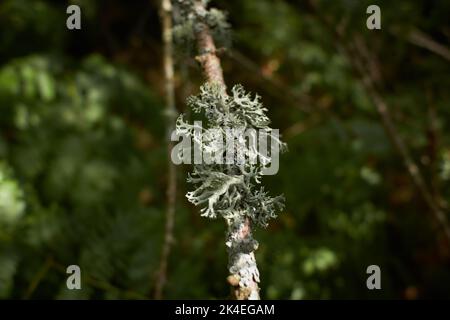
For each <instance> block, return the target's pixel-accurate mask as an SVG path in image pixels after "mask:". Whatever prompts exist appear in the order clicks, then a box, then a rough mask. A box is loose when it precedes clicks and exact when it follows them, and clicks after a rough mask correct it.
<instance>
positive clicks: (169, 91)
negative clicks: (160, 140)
mask: <svg viewBox="0 0 450 320" xmlns="http://www.w3.org/2000/svg"><path fill="white" fill-rule="evenodd" d="M160 15H161V22H162V38H163V43H164V58H163V60H164V62H163V63H164V77H165V89H166V116H167V140H168V141H169V142H168V146H167V161H168V172H169V176H168V181H167V190H166V199H167V208H166V225H165V230H164V243H163V248H162V255H161V261H160V266H159V271H158V277H157V280H156V286H155V299H162V298H163V290H164V286H165V284H166V281H167V265H168V260H169V256H170V252H171V249H172V243H173V241H174V239H173V238H174V236H173V232H174V231H173V229H174V224H175V202H176V193H177V172H176V168H175V164H174V163H173V162H172V161H171V157H170V153H171V150H172V147H173V143H172V142H171V139H170V136H171V134H172V131H173V130H174V123H175V117H176V108H175V85H174V82H175V81H174V67H173V65H174V63H173V36H172V29H173V28H172V4H171V2H170V0H161V12H160Z"/></svg>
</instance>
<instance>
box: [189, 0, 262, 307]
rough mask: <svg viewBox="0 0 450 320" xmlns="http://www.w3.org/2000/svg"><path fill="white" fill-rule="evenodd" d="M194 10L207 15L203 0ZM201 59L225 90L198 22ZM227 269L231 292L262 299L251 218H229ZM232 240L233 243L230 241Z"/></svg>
mask: <svg viewBox="0 0 450 320" xmlns="http://www.w3.org/2000/svg"><path fill="white" fill-rule="evenodd" d="M194 10H195V11H196V14H197V15H198V16H204V15H205V13H206V8H205V6H204V2H203V1H198V0H197V1H195V7H194ZM195 37H196V41H197V50H198V52H199V55H198V56H197V58H196V59H197V61H199V63H200V65H201V67H202V70H203V73H204V76H205V78H206V80H207V81H208V82H210V83H216V84H219V85H220V86H221V87H222V89H223V90H224V92H225V91H226V84H225V81H224V78H223V71H222V66H221V63H220V59H219V57H218V56H217V49H216V45H215V43H214V39H213V37H212V35H211V32H210V29H209V27H208V26H207V25H206V24H205V23H202V22H199V23H198V25H197V28H196V33H195ZM227 223H228V236H227V238H228V239H229V240H230V239H232V241H227V246H228V269H229V272H230V275H229V276H228V278H227V280H228V282H229V283H230V285H231V286H232V287H233V290H232V295H233V297H234V298H235V299H238V300H248V299H252V300H259V299H260V296H259V285H258V283H259V271H258V267H257V264H256V259H255V254H254V251H255V250H256V247H257V246H256V245H255V246H253V247H251V248H250V247H249V246H247V245H245V244H247V243H254V242H255V241H254V240H253V237H252V232H251V230H252V227H251V222H250V220H249V219H248V218H245V219H242V221H227ZM230 242H231V243H230Z"/></svg>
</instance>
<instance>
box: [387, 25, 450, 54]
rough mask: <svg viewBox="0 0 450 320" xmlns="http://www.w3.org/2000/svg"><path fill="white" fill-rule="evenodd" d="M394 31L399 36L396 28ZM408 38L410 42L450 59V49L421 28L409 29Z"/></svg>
mask: <svg viewBox="0 0 450 320" xmlns="http://www.w3.org/2000/svg"><path fill="white" fill-rule="evenodd" d="M392 33H393V34H395V35H397V36H399V32H398V31H397V30H395V29H394V30H392ZM406 39H407V40H408V42H409V43H411V44H413V45H416V46H418V47H421V48H424V49H427V50H428V51H430V52H432V53H434V54H437V55H438V56H440V57H442V58H444V59H445V60H447V61H450V50H449V49H448V48H447V47H446V46H444V45H442V44H440V43H438V42H436V41H435V40H434V39H433V38H431V37H430V36H429V35H427V34H426V33H424V32H422V31H420V30H419V29H412V30H411V31H409V32H408V34H407V36H406Z"/></svg>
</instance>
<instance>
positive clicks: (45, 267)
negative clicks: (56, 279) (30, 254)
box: [23, 257, 53, 299]
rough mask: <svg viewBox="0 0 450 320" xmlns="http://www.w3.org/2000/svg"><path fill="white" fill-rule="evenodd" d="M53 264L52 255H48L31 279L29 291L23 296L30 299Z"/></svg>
mask: <svg viewBox="0 0 450 320" xmlns="http://www.w3.org/2000/svg"><path fill="white" fill-rule="evenodd" d="M52 264H53V259H52V258H51V257H48V258H47V259H46V260H45V262H44V264H43V265H42V267H41V269H39V271H38V272H37V273H36V275H35V276H34V278H33V279H32V280H31V283H30V285H29V286H28V288H27V291H26V292H25V294H24V296H23V298H24V299H30V298H31V297H32V295H33V293H34V291H35V290H36V289H37V287H38V286H39V284H40V283H41V281H42V279H44V277H45V275H46V274H47V272H48V270H49V269H50V268H51V266H52Z"/></svg>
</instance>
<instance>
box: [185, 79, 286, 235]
mask: <svg viewBox="0 0 450 320" xmlns="http://www.w3.org/2000/svg"><path fill="white" fill-rule="evenodd" d="M188 105H189V106H190V107H191V108H192V110H193V111H194V112H195V113H203V114H204V115H205V116H206V119H207V126H206V128H201V131H199V130H198V129H199V128H198V127H197V128H196V126H195V125H192V124H190V123H188V122H186V121H185V120H184V119H183V116H180V117H179V118H178V121H177V133H178V134H180V135H181V134H184V135H188V136H191V137H193V139H194V141H196V142H197V143H198V145H199V146H200V149H201V151H202V152H203V154H204V155H206V156H208V157H210V158H215V159H217V158H221V160H222V162H221V163H217V162H214V163H211V164H205V163H201V164H196V165H194V169H193V172H192V173H191V174H190V175H189V177H188V182H190V183H191V184H193V185H194V186H195V187H196V189H195V190H193V191H190V192H188V193H187V195H186V196H187V199H188V200H189V201H190V202H191V203H193V204H195V205H199V206H203V208H202V209H201V212H202V216H205V217H209V218H216V217H217V216H218V215H219V216H222V217H224V218H226V219H236V218H239V219H241V218H245V217H248V218H250V219H251V221H253V222H254V223H256V224H257V225H259V226H264V227H265V226H267V224H268V221H269V220H270V219H272V218H275V217H276V216H277V213H278V212H279V211H280V210H282V208H283V200H284V199H283V196H276V197H271V196H270V195H269V194H268V193H267V192H266V191H265V189H264V187H263V186H260V181H261V178H262V175H263V170H264V169H265V168H266V167H267V166H268V165H270V162H271V155H262V154H261V153H260V152H259V150H257V148H254V147H253V146H252V145H251V144H249V143H247V142H246V139H245V138H242V137H240V136H235V137H234V138H235V139H234V140H233V141H234V148H236V151H237V152H236V153H235V154H234V155H233V157H234V159H232V160H234V161H232V162H231V163H227V148H229V147H230V146H229V144H228V142H224V143H220V144H218V143H217V139H214V136H217V134H218V133H219V134H222V135H221V136H226V135H227V134H228V132H230V130H231V129H234V130H235V131H233V132H235V133H236V132H238V133H239V132H244V130H247V129H254V130H263V131H264V132H265V133H266V134H267V137H269V138H272V144H278V145H279V147H280V148H279V149H281V150H284V149H285V144H284V143H283V142H281V141H280V140H279V139H278V138H277V137H273V136H272V128H270V127H269V123H270V120H269V118H268V117H267V115H266V111H267V109H266V108H264V107H263V106H262V104H261V101H260V98H259V96H255V97H252V96H251V95H250V94H249V93H247V92H245V90H244V89H243V87H242V86H240V85H236V86H234V87H233V88H232V90H231V95H227V94H226V93H225V92H224V90H223V88H222V87H220V86H219V85H214V84H209V83H207V84H205V85H203V86H202V87H201V89H200V94H199V95H198V96H194V97H190V98H189V99H188ZM196 129H197V130H196ZM239 154H240V155H243V156H244V158H243V159H246V160H245V161H243V162H239V160H240V159H238V158H237V157H238V155H239ZM255 158H259V159H260V160H261V159H262V161H259V162H251V161H249V159H255Z"/></svg>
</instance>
